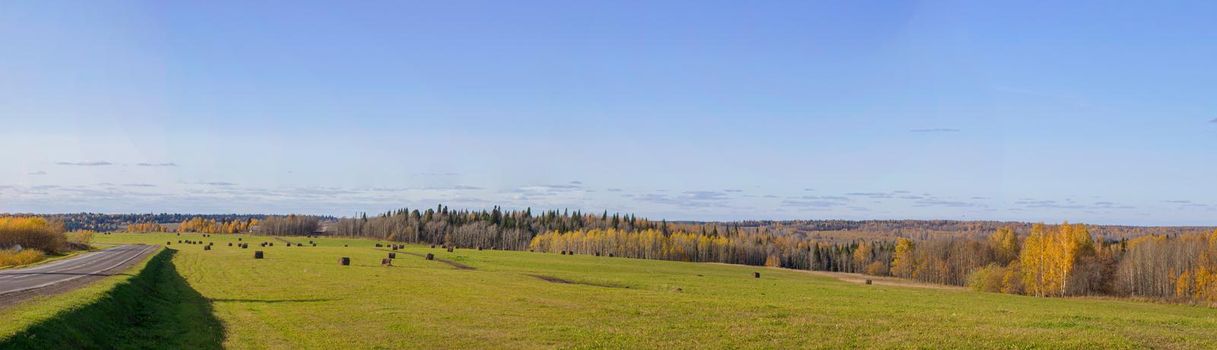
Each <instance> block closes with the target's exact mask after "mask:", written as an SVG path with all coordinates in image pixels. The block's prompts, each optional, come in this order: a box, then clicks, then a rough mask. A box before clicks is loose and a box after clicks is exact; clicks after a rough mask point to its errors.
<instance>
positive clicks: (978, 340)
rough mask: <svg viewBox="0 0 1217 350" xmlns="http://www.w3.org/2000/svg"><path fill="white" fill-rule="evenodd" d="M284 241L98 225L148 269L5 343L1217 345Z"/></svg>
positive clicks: (606, 262)
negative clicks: (146, 251)
mask: <svg viewBox="0 0 1217 350" xmlns="http://www.w3.org/2000/svg"><path fill="white" fill-rule="evenodd" d="M238 237H240V238H241V239H242V241H241V242H238V241H237V238H238ZM283 239H285V240H288V241H291V242H293V243H304V244H305V246H304V247H298V246H290V247H289V246H287V244H285V242H284V241H283V240H280V239H277V238H274V237H264V236H251V235H244V234H242V235H221V234H216V235H212V237H209V238H204V237H202V235H200V234H182V235H181V236H178V235H176V234H173V233H157V234H117V233H116V234H110V235H98V236H97V238H96V240H97V243H98V245H100V246H105V245H111V244H123V243H143V244H160V245H165V244H166V242H171V243H172V244H170V245H167V246H166V247H165V249H164V250H163V251H162V252H161V253H159V254H158V255H156V256H154V257H152V258H151V259H149V260H148V261H147V262H146V263H145V264H143V265H141V266H140V267H141V268H142V270H135V271H131V272H130V273H129V274H127V275H123V276H118V277H114V278H110V279H107V280H105V281H102V282H99V283H97V284H94V285H92V286H90V287H87V288H83V289H79V290H76V291H73V292H69V293H65V294H61V295H57V296H53V297H46V298H41V299H36V300H32V301H29V302H26V303H23V304H21V305H18V306H15V307H10V308H7V309H3V310H0V319H4V320H6V321H8V322H5V323H4V324H3V325H0V339H3V340H2V341H0V348H81V347H86V348H87V347H99V346H104V345H105V344H124V345H125V346H128V347H133V348H140V347H153V348H192V349H206V348H235V349H401V348H440V349H442V348H509V349H520V348H613V349H620V348H686V349H687V348H696V349H706V348H775V349H787V348H969V349H970V348H1019V349H1023V348H1051V349H1058V348H1104V349H1123V348H1157V349H1200V348H1217V310H1214V309H1210V308H1204V307H1195V306H1185V305H1166V304H1155V303H1146V302H1136V301H1126V300H1111V299H1090V298H1068V299H1046V298H1035V297H1027V296H1017V295H1005V294H993V293H978V292H972V291H965V290H959V289H941V288H918V287H908V286H890V285H878V284H876V285H865V284H859V283H851V282H845V281H841V280H838V279H836V278H833V277H829V276H823V275H816V274H810V273H807V272H803V271H793V270H781V269H768V268H761V267H751V266H732V265H722V264H704V263H684V262H670V261H654V260H636V259H623V258H609V257H596V256H589V255H576V256H564V255H557V254H542V253H530V252H515V251H491V250H484V251H478V250H475V249H458V250H456V251H454V252H451V253H449V252H447V251H446V250H443V249H440V248H438V247H437V248H430V247H429V246H417V245H408V246H406V247H405V248H404V249H402V250H401V251H399V252H397V258H396V259H393V260H392V265H393V266H391V267H385V266H381V259H382V258H385V257H387V254H389V252H390V249H388V248H376V247H374V244H375V243H377V242H375V241H369V240H362V239H332V238H311V239H310V238H304V237H285V238H283ZM178 240H195V241H203V242H214V243H215V246H214V247H213V249H212V250H204V245H201V244H199V245H192V244H184V243H178ZM309 240H312V241H315V242H316V243H317V244H318V246H316V247H314V246H312V245H310V244H308V242H309ZM261 242H273V243H274V246H272V247H259V243H261ZM229 243H233V244H234V246H232V247H230V246H228V244H229ZM237 243H249V245H250V246H249V249H240V248H238V247H236V244H237ZM255 250H261V251H264V252H265V254H266V255H265V259H260V260H256V259H254V258H253V255H254V251H255ZM427 253H431V254H434V255H435V258H436V260H426V259H425V258H423V257H422V256H423V255H425V254H427ZM341 257H349V258H351V265H350V266H342V265H340V264H339V259H340V258H341ZM754 272H760V273H761V277H760V278H759V279H758V278H754V277H753V273H754Z"/></svg>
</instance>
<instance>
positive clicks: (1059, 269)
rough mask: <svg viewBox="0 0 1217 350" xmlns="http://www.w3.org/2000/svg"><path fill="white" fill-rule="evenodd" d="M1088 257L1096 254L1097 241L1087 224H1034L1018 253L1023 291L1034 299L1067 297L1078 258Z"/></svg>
mask: <svg viewBox="0 0 1217 350" xmlns="http://www.w3.org/2000/svg"><path fill="white" fill-rule="evenodd" d="M1087 254H1094V239H1093V238H1092V237H1091V236H1090V231H1089V230H1087V229H1086V226H1085V225H1070V224H1069V223H1067V222H1066V223H1064V224H1061V225H1060V226H1057V227H1055V228H1054V229H1048V228H1046V227H1045V226H1044V225H1043V224H1035V225H1033V226H1032V227H1031V234H1030V235H1028V236H1027V239H1026V240H1025V241H1024V242H1023V247H1022V252H1021V253H1020V254H1019V262H1020V263H1021V268H1022V272H1023V288H1024V290H1025V291H1026V293H1027V294H1029V295H1035V296H1061V295H1066V294H1067V291H1069V281H1070V277H1071V274H1072V273H1073V270H1074V267H1075V265H1076V263H1077V261H1078V258H1080V257H1081V256H1083V255H1087Z"/></svg>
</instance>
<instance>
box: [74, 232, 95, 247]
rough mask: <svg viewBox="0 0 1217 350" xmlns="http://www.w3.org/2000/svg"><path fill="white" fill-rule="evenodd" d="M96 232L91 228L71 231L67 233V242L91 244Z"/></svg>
mask: <svg viewBox="0 0 1217 350" xmlns="http://www.w3.org/2000/svg"><path fill="white" fill-rule="evenodd" d="M96 233H97V232H93V231H92V230H80V231H72V232H68V233H67V238H68V242H72V243H78V244H83V245H90V244H93V235H94V234H96Z"/></svg>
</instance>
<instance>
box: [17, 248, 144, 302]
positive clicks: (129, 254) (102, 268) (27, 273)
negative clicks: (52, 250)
mask: <svg viewBox="0 0 1217 350" xmlns="http://www.w3.org/2000/svg"><path fill="white" fill-rule="evenodd" d="M156 249H157V247H156V246H147V245H121V246H117V247H113V248H109V249H106V250H101V251H95V252H88V253H84V254H81V255H80V256H77V257H73V258H70V259H65V260H60V261H56V262H53V263H48V264H45V265H38V266H34V267H29V268H24V269H10V270H0V306H3V305H4V304H7V303H11V302H14V301H15V300H16V299H24V298H23V296H33V295H43V294H50V293H52V292H60V291H63V290H64V289H70V288H75V287H79V286H81V285H83V284H84V283H86V282H88V281H92V280H97V279H101V278H103V277H105V276H113V275H115V274H119V273H122V272H123V271H125V270H126V269H127V268H128V267H130V266H131V265H134V264H135V263H137V262H139V261H141V260H140V259H141V258H143V257H145V256H147V255H148V254H151V253H152V252H155V251H156Z"/></svg>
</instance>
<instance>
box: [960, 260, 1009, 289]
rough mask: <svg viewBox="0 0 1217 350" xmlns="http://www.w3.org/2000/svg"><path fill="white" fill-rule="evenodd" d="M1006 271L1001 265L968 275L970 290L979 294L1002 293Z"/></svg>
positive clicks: (980, 269) (978, 270) (981, 269)
mask: <svg viewBox="0 0 1217 350" xmlns="http://www.w3.org/2000/svg"><path fill="white" fill-rule="evenodd" d="M1005 276H1006V269H1005V268H1004V267H1001V266H1000V265H995V264H994V265H989V266H985V267H982V268H979V269H976V270H975V271H972V273H971V274H968V288H971V289H972V290H974V291H978V292H1001V290H1002V279H1003V278H1004V277H1005Z"/></svg>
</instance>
